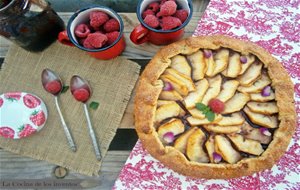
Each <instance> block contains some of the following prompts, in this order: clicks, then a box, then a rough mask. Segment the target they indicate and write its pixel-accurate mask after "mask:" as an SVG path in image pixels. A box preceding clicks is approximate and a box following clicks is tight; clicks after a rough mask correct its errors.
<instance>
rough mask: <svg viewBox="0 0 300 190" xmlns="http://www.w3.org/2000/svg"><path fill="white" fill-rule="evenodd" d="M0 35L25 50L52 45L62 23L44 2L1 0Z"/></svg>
mask: <svg viewBox="0 0 300 190" xmlns="http://www.w3.org/2000/svg"><path fill="white" fill-rule="evenodd" d="M0 6H1V7H0V35H2V36H4V37H5V38H7V39H9V40H11V41H12V42H14V43H16V44H18V45H19V46H20V47H22V48H24V49H26V50H28V51H42V50H43V49H45V48H46V47H47V46H49V45H50V44H51V43H52V42H54V41H55V40H56V38H57V36H58V33H59V32H60V31H63V30H64V22H63V20H62V19H61V18H60V17H59V16H58V15H57V13H56V12H55V11H54V10H53V9H52V8H51V6H50V4H49V3H48V2H47V1H44V0H0Z"/></svg>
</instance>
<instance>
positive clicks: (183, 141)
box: [174, 127, 198, 154]
mask: <svg viewBox="0 0 300 190" xmlns="http://www.w3.org/2000/svg"><path fill="white" fill-rule="evenodd" d="M197 129H198V128H197V127H192V128H190V129H189V130H188V131H186V132H185V133H183V134H182V135H180V136H179V137H178V138H177V139H176V140H175V143H174V148H176V149H177V150H179V151H180V152H182V154H185V152H186V146H187V141H188V138H189V137H190V136H191V134H192V133H193V132H194V131H195V130H197Z"/></svg>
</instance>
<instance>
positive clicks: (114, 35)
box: [105, 31, 120, 45]
mask: <svg viewBox="0 0 300 190" xmlns="http://www.w3.org/2000/svg"><path fill="white" fill-rule="evenodd" d="M105 35H106V36H107V39H108V40H107V44H108V45H110V44H112V43H114V42H115V41H116V40H117V38H118V37H119V35H120V33H119V32H117V31H113V32H110V33H106V34H105Z"/></svg>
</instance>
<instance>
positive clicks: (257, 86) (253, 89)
mask: <svg viewBox="0 0 300 190" xmlns="http://www.w3.org/2000/svg"><path fill="white" fill-rule="evenodd" d="M269 84H271V79H270V78H269V77H268V75H267V74H266V73H262V74H261V78H260V79H259V80H257V81H256V82H254V83H253V84H252V85H251V86H239V87H238V91H240V92H244V93H257V92H261V90H262V89H263V88H264V87H265V86H267V85H269Z"/></svg>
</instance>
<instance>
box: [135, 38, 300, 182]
mask: <svg viewBox="0 0 300 190" xmlns="http://www.w3.org/2000/svg"><path fill="white" fill-rule="evenodd" d="M278 73H280V75H278ZM293 90H294V89H293V84H292V82H291V80H290V77H289V76H288V74H287V72H286V71H285V70H284V68H283V67H282V65H281V64H280V63H279V62H278V61H277V60H276V59H275V58H273V57H272V56H271V55H270V54H269V53H268V52H267V51H265V50H264V49H263V48H261V47H259V46H257V45H255V44H254V43H251V42H246V41H241V40H237V39H233V38H230V37H226V36H222V35H217V36H202V37H190V38H187V39H184V40H181V41H179V42H175V43H173V44H170V45H168V46H166V47H164V48H162V49H161V50H160V51H159V52H158V53H157V54H156V55H155V56H154V57H153V59H152V60H151V61H150V63H149V64H148V65H147V67H146V68H145V70H144V72H143V74H142V75H141V78H140V82H139V85H138V87H137V93H136V97H135V126H136V130H137V133H138V135H139V138H140V139H141V141H142V144H143V146H144V148H145V149H147V150H148V152H149V153H150V154H151V155H152V156H153V157H155V158H156V159H158V160H159V161H161V162H162V163H163V164H164V165H166V166H167V167H169V168H171V169H173V170H174V171H176V172H179V173H181V174H183V175H187V176H192V177H198V178H210V179H211V178H219V179H226V178H234V177H240V176H246V175H251V174H253V173H255V172H259V171H263V170H265V169H269V168H271V167H272V166H273V165H274V164H275V163H276V162H277V161H278V160H279V158H280V157H281V156H282V155H283V154H284V152H285V151H286V148H287V146H288V144H289V142H290V139H291V138H292V135H293V133H294V131H295V126H296V114H295V108H294V103H293V102H294V99H293V98H294V97H293Z"/></svg>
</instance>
